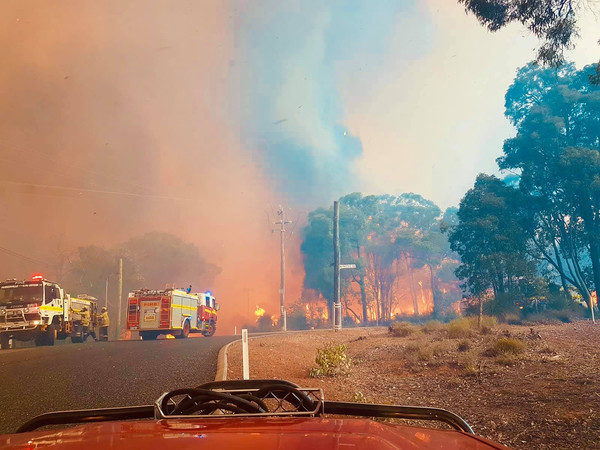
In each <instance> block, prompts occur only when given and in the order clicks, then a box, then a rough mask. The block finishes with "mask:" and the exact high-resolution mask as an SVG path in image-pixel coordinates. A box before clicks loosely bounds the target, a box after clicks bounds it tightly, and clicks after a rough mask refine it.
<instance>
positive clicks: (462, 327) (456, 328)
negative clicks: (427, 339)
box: [446, 319, 471, 339]
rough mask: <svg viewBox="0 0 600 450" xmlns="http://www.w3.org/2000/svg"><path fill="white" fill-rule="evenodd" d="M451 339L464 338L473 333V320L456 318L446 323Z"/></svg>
mask: <svg viewBox="0 0 600 450" xmlns="http://www.w3.org/2000/svg"><path fill="white" fill-rule="evenodd" d="M446 330H448V337H449V338H450V339H458V338H464V337H468V336H470V335H471V322H470V321H469V319H456V320H453V321H452V322H450V323H449V324H448V325H446Z"/></svg>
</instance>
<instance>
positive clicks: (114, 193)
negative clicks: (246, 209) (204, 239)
mask: <svg viewBox="0 0 600 450" xmlns="http://www.w3.org/2000/svg"><path fill="white" fill-rule="evenodd" d="M0 183H7V184H13V185H17V186H24V187H39V188H43V189H59V190H64V191H74V192H80V193H81V192H90V193H92V194H108V195H125V196H128V197H144V198H156V199H162V200H185V201H193V199H191V198H185V197H170V196H167V195H153V194H138V193H135V192H120V191H105V190H100V189H86V188H81V187H70V186H53V185H49V184H35V183H25V182H19V181H10V180H0Z"/></svg>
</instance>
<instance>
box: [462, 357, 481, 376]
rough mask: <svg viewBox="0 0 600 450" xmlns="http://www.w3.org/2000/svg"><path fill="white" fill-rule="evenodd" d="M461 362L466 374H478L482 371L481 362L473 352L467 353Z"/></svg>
mask: <svg viewBox="0 0 600 450" xmlns="http://www.w3.org/2000/svg"><path fill="white" fill-rule="evenodd" d="M459 364H460V366H461V367H462V368H463V371H464V374H465V375H466V376H470V377H472V376H477V375H479V373H480V368H479V364H478V362H477V358H476V356H475V355H474V354H473V353H471V352H468V353H465V354H464V355H463V356H462V357H461V358H460V359H459Z"/></svg>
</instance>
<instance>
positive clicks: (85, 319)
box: [80, 306, 97, 341]
mask: <svg viewBox="0 0 600 450" xmlns="http://www.w3.org/2000/svg"><path fill="white" fill-rule="evenodd" d="M80 315H81V327H82V328H83V340H84V341H85V338H86V337H87V335H90V336H92V337H93V338H94V340H95V341H96V340H97V339H96V332H95V331H94V328H93V327H91V326H90V325H91V318H90V312H89V311H88V309H87V306H84V307H83V308H82V309H81V313H80Z"/></svg>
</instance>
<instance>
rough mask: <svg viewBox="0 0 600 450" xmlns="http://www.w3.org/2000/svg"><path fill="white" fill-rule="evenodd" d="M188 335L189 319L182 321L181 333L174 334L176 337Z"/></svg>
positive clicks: (185, 337) (181, 337)
mask: <svg viewBox="0 0 600 450" xmlns="http://www.w3.org/2000/svg"><path fill="white" fill-rule="evenodd" d="M189 335H190V321H189V320H186V321H185V322H183V329H182V330H181V334H178V335H176V336H175V338H177V339H187V337H188V336H189Z"/></svg>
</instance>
